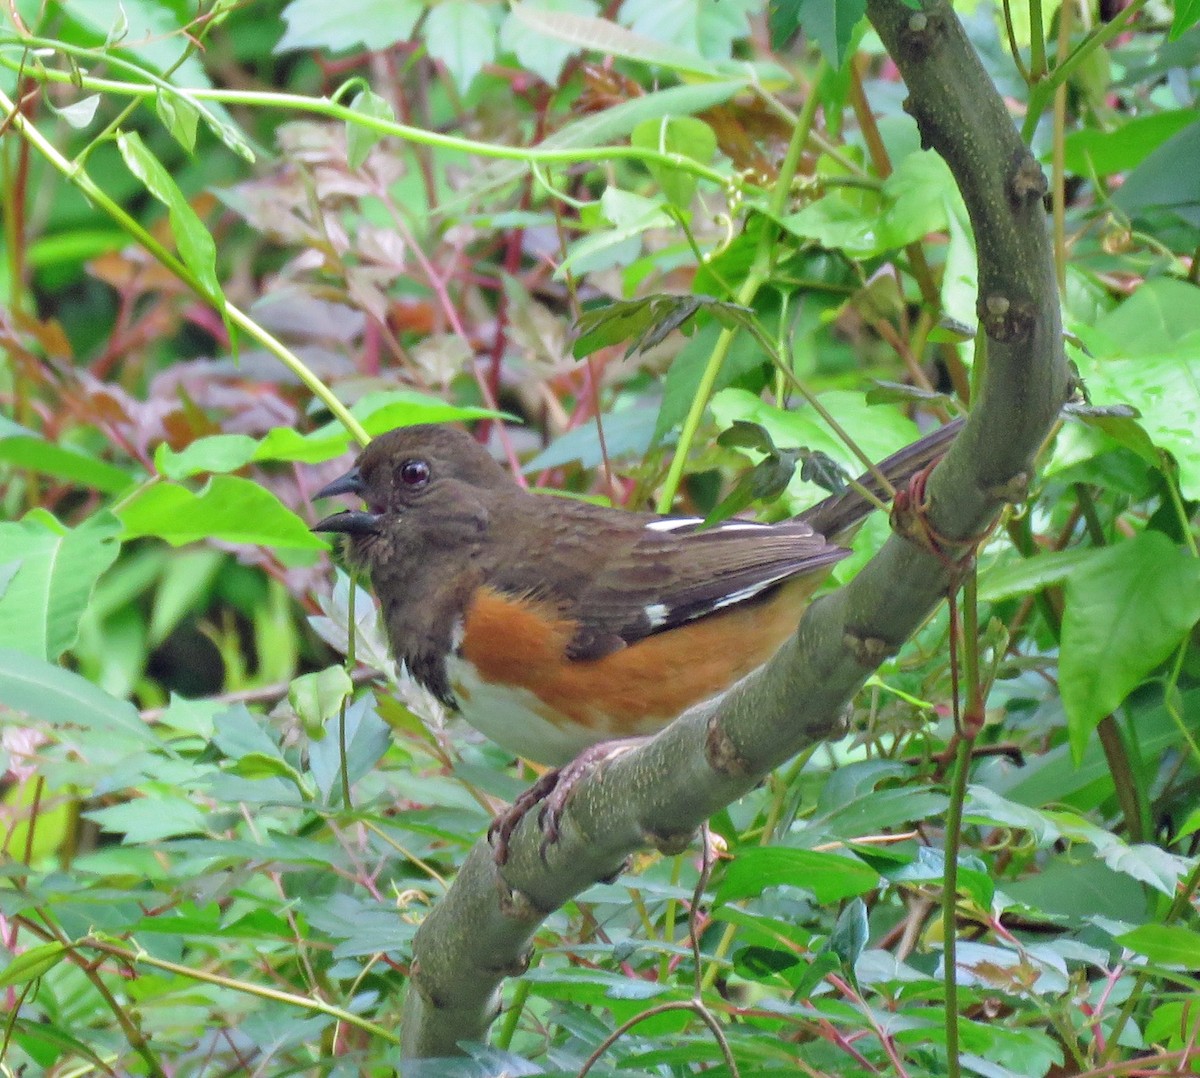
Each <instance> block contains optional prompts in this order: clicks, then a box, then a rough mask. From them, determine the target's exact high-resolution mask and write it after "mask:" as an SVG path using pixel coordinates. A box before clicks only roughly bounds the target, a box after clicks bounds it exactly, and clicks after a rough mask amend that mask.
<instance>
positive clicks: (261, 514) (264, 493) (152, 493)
mask: <svg viewBox="0 0 1200 1078" xmlns="http://www.w3.org/2000/svg"><path fill="white" fill-rule="evenodd" d="M116 513H117V516H118V518H119V519H120V521H121V523H122V524H123V525H124V526H125V531H124V536H123V538H125V539H133V538H137V537H140V536H146V535H152V536H157V537H158V538H160V539H165V540H166V541H167V542H168V543H170V544H171V545H172V546H182V545H183V544H185V543H195V542H199V541H200V540H202V539H217V540H221V541H223V542H226V543H252V544H258V545H260V546H268V547H286V548H293V549H297V550H321V549H323V548H324V547H325V543H324V541H323V540H321V539H319V538H318V537H317V536H315V535H314V534H313V533H312V532H310V531H309V530H308V525H307V524H305V523H304V521H303V520H301V519H300V518H299V517H298V516H296V514H295V513H293V512H292V511H291V510H290V509H288V508H287V507H286V506H285V505H284V504H283V503H282V502H281V501H280V500H279V499H278V498H277V497H275V495H274V494H272V493H271V492H270V491H269V490H266V489H265V488H263V487H260V486H259V485H258V484H257V483H252V482H250V480H248V479H240V478H238V477H237V476H233V475H217V476H213V478H212V479H210V480H209V481H208V483H206V484H205V486H204V488H203V489H202V490H201V491H200V493H199V494H194V493H193V492H192V491H190V490H188V489H187V488H186V487H181V486H179V485H178V484H175V483H155V484H154V485H153V486H150V487H147V488H146V489H145V490H143V491H141V492H140V493H139V494H137V495H135V496H134V497H132V498H130V499H128V500H127V501H125V502H124V503H122V504H121V505H120V506H118V507H117V510H116Z"/></svg>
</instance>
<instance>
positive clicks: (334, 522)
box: [312, 468, 382, 535]
mask: <svg viewBox="0 0 1200 1078" xmlns="http://www.w3.org/2000/svg"><path fill="white" fill-rule="evenodd" d="M362 491H363V482H362V476H360V475H359V474H358V469H357V468H351V469H350V471H348V472H347V473H346V474H345V475H343V476H341V477H340V478H338V479H335V480H334V481H333V482H332V483H327V484H326V485H325V486H323V487H322V488H321V489H320V490H318V491H317V493H316V494H314V495H313V498H314V499H316V498H332V497H334V496H335V495H338V494H361V493H362ZM381 519H382V518H381V517H380V514H378V513H368V512H365V511H363V510H352V509H347V510H345V511H343V512H341V513H334V514H333V515H332V516H328V517H326V518H325V519H324V520H318V521H317V523H316V524H314V525H313V526H312V530H313V531H315V532H343V533H344V534H346V535H374V534H375V533H376V532H377V531H379V521H380V520H381Z"/></svg>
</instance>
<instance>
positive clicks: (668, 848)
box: [642, 830, 696, 857]
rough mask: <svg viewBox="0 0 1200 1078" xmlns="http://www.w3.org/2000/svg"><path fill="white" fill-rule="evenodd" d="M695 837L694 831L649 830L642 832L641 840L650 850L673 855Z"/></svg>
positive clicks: (679, 851)
mask: <svg viewBox="0 0 1200 1078" xmlns="http://www.w3.org/2000/svg"><path fill="white" fill-rule="evenodd" d="M695 837H696V832H695V831H679V832H675V833H672V832H669V831H651V830H646V831H643V832H642V841H643V842H644V843H645V844H646V845H647V846H649V847H650V848H651V849H652V850H657V851H658V852H659V853H661V854H662V855H663V856H664V857H675V856H676V855H678V854H681V853H683V852H684V851H685V850H686V849H687V848H688V847H689V846H691V844H692V841H693V839H694V838H695Z"/></svg>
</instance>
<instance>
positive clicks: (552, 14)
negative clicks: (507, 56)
mask: <svg viewBox="0 0 1200 1078" xmlns="http://www.w3.org/2000/svg"><path fill="white" fill-rule="evenodd" d="M599 11H600V6H599V5H598V4H596V3H595V2H594V0H522V2H521V3H516V4H513V5H512V7H511V8H510V10H509V14H508V18H506V19H505V20H504V25H503V26H502V27H501V28H500V42H501V44H502V45H503V46H504V48H506V49H509V50H510V51H511V52H512V53H513V54H514V55H515V56H516V58H517V60H518V61H519V62H520V64H521V66H522V67H524V68H528V69H529V70H530V71H532V72H534V74H536V75H538V76H539V77H540V78H541V79H542V80H543V81H545V82H546V83H548V84H549V85H551V86H553V85H554V84H555V83H557V82H558V77H559V75H560V74H561V73H562V69H563V65H564V64H565V63H566V62H567V60H568V59H570V58H571V57H572V56H574V55H575V54H576V53H578V52H579V51H580V49H581V48H582V47H583V45H582V43H581V42H579V41H576V40H572V38H573V36H574V35H572V34H571V33H570V31H569V30H568V31H567V32H566V33H565V34H562V33H561V31H562V30H563V29H564V28H563V27H561V26H560V24H559V22H558V17H559V16H560V15H565V16H567V17H568V18H570V17H575V18H578V19H581V20H588V21H595V19H596V16H597V14H598V13H599Z"/></svg>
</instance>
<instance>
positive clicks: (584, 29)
mask: <svg viewBox="0 0 1200 1078" xmlns="http://www.w3.org/2000/svg"><path fill="white" fill-rule="evenodd" d="M512 13H513V17H514V18H515V19H519V20H520V21H521V22H522V23H524V24H525V25H526V26H528V27H530V28H531V29H534V30H536V31H537V32H538V33H540V34H544V35H546V36H547V37H553V38H555V39H556V40H558V41H562V42H564V43H567V44H570V45H573V46H575V47H576V48H577V49H586V50H588V51H591V52H598V53H601V54H603V55H608V56H619V57H622V58H624V59H626V60H633V61H635V62H638V63H643V64H655V65H657V66H659V67H665V68H667V69H669V70H671V71H676V72H679V73H682V74H689V75H704V76H707V77H709V78H716V77H718V75H719V74H720V73H721V69H720V68H719V67H718V66H716V65H714V64H711V63H708V62H706V61H705V60H704V59H703V58H702V57H700V56H697V55H696V54H695V53H694V52H691V51H689V50H687V49H683V48H678V47H676V46H675V44H674V43H671V44H664V43H663V42H661V41H656V40H654V39H653V38H652V37H649V36H646V35H643V34H640V33H636V32H634V31H633V30H627V29H626V28H625V27H623V26H619V25H618V24H617V23H615V22H613V21H612V20H610V19H603V18H598V17H596V16H595V15H583V14H580V13H578V12H575V11H571V10H562V9H557V10H548V9H547V8H545V7H543V6H542V5H541V4H533V3H530V2H529V0H525V2H523V3H518V4H514V5H513V11H512Z"/></svg>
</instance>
